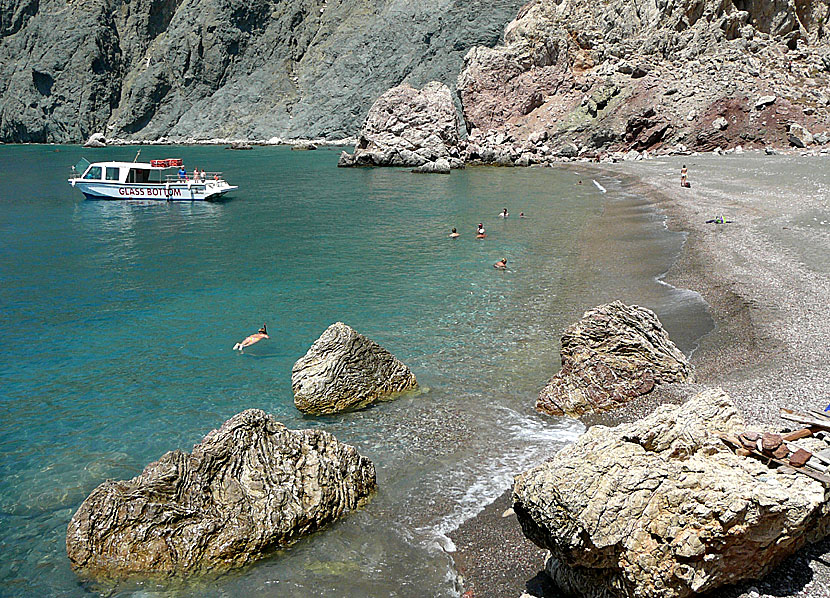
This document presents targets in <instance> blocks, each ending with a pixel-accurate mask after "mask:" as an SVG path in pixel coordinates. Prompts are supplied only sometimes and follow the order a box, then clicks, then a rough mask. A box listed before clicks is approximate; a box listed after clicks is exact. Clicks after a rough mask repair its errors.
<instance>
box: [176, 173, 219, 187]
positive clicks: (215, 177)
mask: <svg viewBox="0 0 830 598" xmlns="http://www.w3.org/2000/svg"><path fill="white" fill-rule="evenodd" d="M164 178H165V180H164V182H165V183H198V184H201V183H220V182H222V183H224V182H225V179H223V178H222V173H221V172H206V173H205V176H204V177H202V176H201V174H200V175H199V176H194V175H193V173H190V172H189V173H187V175H185V176H184V177H180V176H179V175H178V174H167V175H165V176H164Z"/></svg>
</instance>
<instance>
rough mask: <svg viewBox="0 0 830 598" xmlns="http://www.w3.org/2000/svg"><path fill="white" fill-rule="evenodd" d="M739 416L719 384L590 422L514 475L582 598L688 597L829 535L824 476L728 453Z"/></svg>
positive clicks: (531, 515)
mask: <svg viewBox="0 0 830 598" xmlns="http://www.w3.org/2000/svg"><path fill="white" fill-rule="evenodd" d="M743 428H744V422H743V421H742V419H741V417H740V416H739V414H738V412H737V410H736V409H735V406H734V405H733V403H732V401H731V400H730V399H729V397H728V396H727V395H725V394H724V393H723V392H722V391H721V390H719V389H715V390H709V391H706V392H703V393H701V394H699V395H697V396H696V397H694V398H692V399H690V400H689V401H688V402H686V403H685V404H683V405H681V406H679V407H678V406H674V405H671V406H669V405H664V406H662V407H660V408H658V409H657V410H656V411H655V412H654V413H652V414H651V415H650V416H648V417H647V418H645V419H643V420H640V421H638V422H635V423H632V424H624V425H620V426H617V427H615V428H607V427H605V426H594V427H592V428H590V429H589V430H588V431H587V432H586V433H585V434H583V435H582V436H581V437H580V438H578V439H577V441H576V442H575V443H574V444H573V445H570V446H567V447H565V448H564V449H562V450H561V451H560V452H559V453H558V454H557V455H556V456H555V457H554V458H553V459H551V460H549V461H546V462H545V463H543V464H542V465H540V466H538V467H536V468H534V469H531V470H530V471H527V472H525V473H523V474H521V475H519V476H517V477H516V481H515V486H514V489H513V503H514V504H513V508H514V510H515V512H516V515H517V517H518V520H519V522H520V524H521V526H522V531H523V532H524V534H525V536H527V537H528V538H529V539H530V540H532V541H533V542H534V543H535V544H537V545H539V546H541V547H544V548H547V549H548V550H550V551H551V555H552V557H551V558H550V559H549V561H548V563H547V567H546V569H547V571H548V574H549V575H550V576H551V578H552V579H553V580H554V582H555V583H556V584H557V585H559V586H560V587H561V588H562V589H563V590H566V591H569V592H574V593H577V594H580V595H582V596H585V597H588V598H595V597H596V598H599V597H603V598H610V597H632V596H638V597H641V598H685V597H687V596H691V595H692V594H698V593H704V592H708V591H710V590H713V589H714V588H717V587H720V586H722V585H725V584H732V583H736V582H739V581H741V580H746V579H753V578H758V577H761V576H763V575H764V574H766V573H767V572H768V571H770V570H771V569H772V568H773V567H775V566H776V565H777V564H778V563H780V562H781V561H782V560H783V559H785V558H787V557H788V556H790V555H792V554H793V553H794V552H796V551H797V550H798V549H800V548H801V547H802V546H804V545H805V544H806V543H807V542H812V541H816V540H818V539H820V538H822V537H824V536H825V535H826V534H827V533H828V529H829V528H828V526H829V525H830V518H828V512H829V511H830V507H828V504H829V503H828V502H827V497H826V491H825V489H824V487H823V486H822V484H821V483H819V482H817V481H815V480H813V479H811V478H809V477H807V476H805V475H802V474H800V473H796V472H795V471H794V470H792V469H789V468H779V469H777V470H771V469H769V468H768V467H767V466H766V465H764V464H763V463H761V462H760V461H757V460H754V459H748V458H744V457H740V456H737V455H735V454H733V453H732V452H731V451H730V450H729V449H728V448H727V447H726V445H725V444H723V442H722V441H721V440H720V439H719V438H718V435H719V434H733V435H737V434H738V433H739V432H740V431H742V430H743Z"/></svg>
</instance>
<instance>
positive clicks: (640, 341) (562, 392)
mask: <svg viewBox="0 0 830 598" xmlns="http://www.w3.org/2000/svg"><path fill="white" fill-rule="evenodd" d="M561 357H562V369H561V370H560V371H559V372H558V373H557V374H556V375H555V376H554V377H553V378H552V379H551V380H550V382H548V384H547V386H545V388H544V389H543V390H542V392H541V393H540V395H539V399H538V401H537V402H536V409H538V410H539V411H541V412H542V413H547V414H549V415H570V416H572V417H578V416H580V415H583V414H585V413H590V412H594V411H607V410H609V409H613V408H614V407H618V406H619V405H621V404H624V403H626V402H627V401H630V400H631V399H634V398H636V397H638V396H640V395H643V394H647V393H649V392H651V390H652V389H653V388H654V385H655V384H659V383H660V382H687V381H691V377H692V371H693V370H692V366H691V365H690V364H689V362H688V360H687V359H686V357H685V356H684V355H683V353H682V352H681V351H680V350H679V349H678V348H677V347H676V346H675V344H674V343H673V342H672V341H671V339H669V335H668V333H667V332H666V331H665V330H664V329H663V326H662V325H661V324H660V321H659V320H658V319H657V316H656V315H655V314H654V312H652V311H651V310H649V309H646V308H644V307H639V306H637V305H632V306H628V305H624V304H623V303H621V302H620V301H614V302H613V303H608V304H606V305H600V306H598V307H595V308H593V309H590V310H588V311H586V312H585V314H584V315H583V316H582V319H581V320H580V321H578V322H576V323H575V324H571V325H570V326H569V327H568V328H567V329H566V330H565V332H564V333H563V334H562V349H561Z"/></svg>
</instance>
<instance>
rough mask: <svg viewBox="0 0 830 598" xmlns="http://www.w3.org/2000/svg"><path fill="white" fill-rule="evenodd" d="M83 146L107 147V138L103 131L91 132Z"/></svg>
mask: <svg viewBox="0 0 830 598" xmlns="http://www.w3.org/2000/svg"><path fill="white" fill-rule="evenodd" d="M84 147H107V139H106V137H104V134H103V133H93V134H92V135H90V136H89V139H87V140H86V143H84Z"/></svg>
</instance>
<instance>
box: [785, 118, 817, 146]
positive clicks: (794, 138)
mask: <svg viewBox="0 0 830 598" xmlns="http://www.w3.org/2000/svg"><path fill="white" fill-rule="evenodd" d="M789 133H790V136H789V141H790V145H794V146H795V147H807V146H808V145H811V144H812V143H813V136H812V135H811V134H810V131H808V130H807V129H805V128H804V127H802V126H801V125H799V124H798V123H793V124H791V125H790V131H789Z"/></svg>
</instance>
